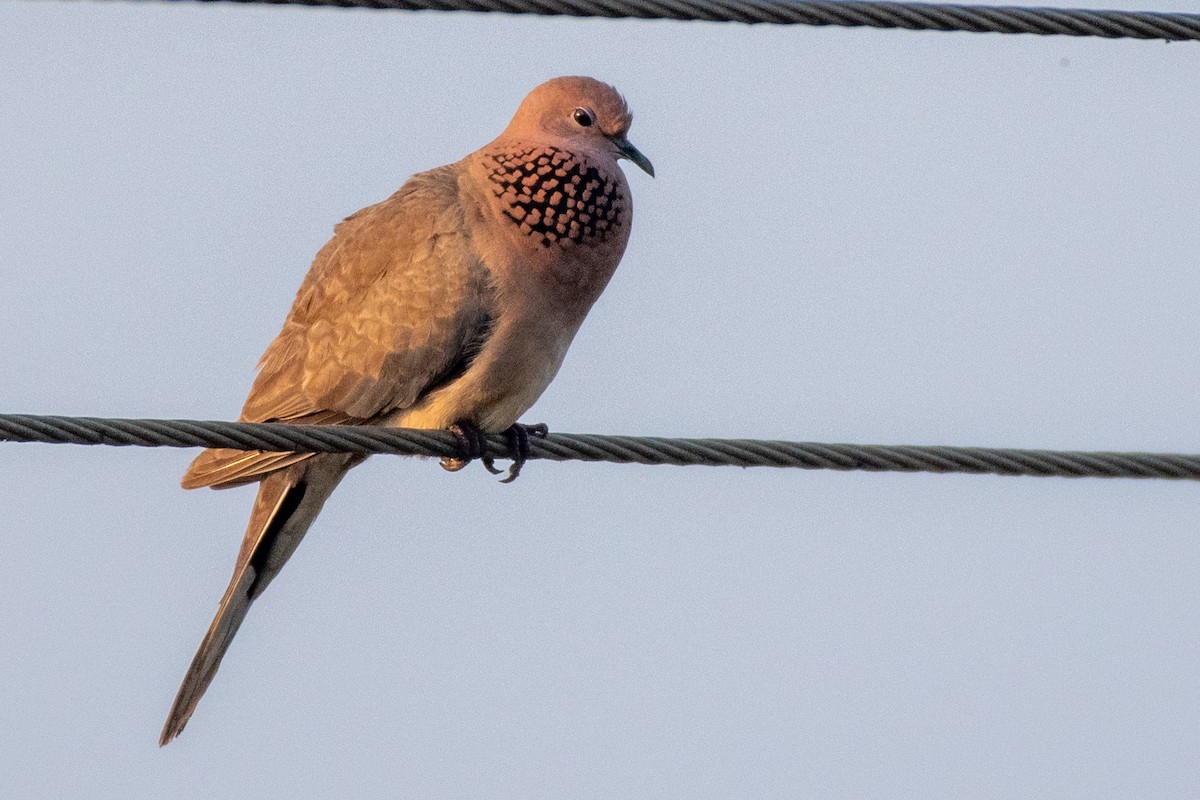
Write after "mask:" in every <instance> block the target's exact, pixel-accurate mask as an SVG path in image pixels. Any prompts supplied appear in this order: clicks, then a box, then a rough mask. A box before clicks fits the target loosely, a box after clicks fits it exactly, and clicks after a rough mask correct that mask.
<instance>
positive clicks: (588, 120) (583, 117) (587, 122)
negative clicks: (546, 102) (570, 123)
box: [571, 108, 596, 128]
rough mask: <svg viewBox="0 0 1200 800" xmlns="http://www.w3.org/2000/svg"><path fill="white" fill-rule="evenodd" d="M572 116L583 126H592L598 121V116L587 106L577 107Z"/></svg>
mask: <svg viewBox="0 0 1200 800" xmlns="http://www.w3.org/2000/svg"><path fill="white" fill-rule="evenodd" d="M571 117H572V118H573V119H574V120H575V121H576V122H577V123H579V125H580V126H581V127H584V128H590V127H591V126H592V124H593V123H595V121H596V116H595V115H594V114H593V113H592V112H591V111H589V110H588V109H586V108H577V109H575V113H574V114H572V115H571Z"/></svg>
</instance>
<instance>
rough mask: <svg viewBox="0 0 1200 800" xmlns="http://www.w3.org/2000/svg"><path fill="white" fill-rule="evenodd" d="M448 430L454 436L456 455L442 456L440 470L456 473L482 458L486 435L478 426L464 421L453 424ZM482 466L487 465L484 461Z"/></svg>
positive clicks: (485, 447)
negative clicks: (456, 447) (456, 448)
mask: <svg viewBox="0 0 1200 800" xmlns="http://www.w3.org/2000/svg"><path fill="white" fill-rule="evenodd" d="M449 430H450V433H452V434H454V440H455V443H456V444H457V445H458V455H457V456H442V461H441V464H442V469H444V470H446V471H447V472H458V471H459V470H460V469H462V468H463V467H465V466H466V465H467V464H470V463H471V462H472V461H474V460H475V459H477V458H482V457H483V454H484V452H485V451H486V450H487V434H485V433H484V432H483V431H481V430H480V429H479V426H478V425H476V424H475V423H473V422H467V421H465V420H464V421H462V422H456V423H454V424H453V425H451V426H450V429H449ZM484 464H485V465H486V464H487V460H486V459H485V460H484Z"/></svg>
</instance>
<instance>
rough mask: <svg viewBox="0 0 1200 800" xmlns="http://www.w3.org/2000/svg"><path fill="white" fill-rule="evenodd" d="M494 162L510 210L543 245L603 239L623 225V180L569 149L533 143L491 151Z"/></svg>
mask: <svg viewBox="0 0 1200 800" xmlns="http://www.w3.org/2000/svg"><path fill="white" fill-rule="evenodd" d="M489 162H490V163H489V166H490V167H491V170H490V172H489V173H488V178H489V180H491V182H492V194H494V195H495V196H496V197H498V198H499V199H500V203H501V205H502V206H503V210H504V214H505V215H506V216H507V217H508V218H509V219H511V220H512V221H513V224H515V225H518V226H520V229H521V232H522V233H525V234H526V235H528V236H532V237H534V238H535V239H537V240H538V243H539V244H541V245H542V246H543V247H550V246H551V245H554V244H557V245H558V246H559V247H564V246H567V245H571V244H584V243H587V244H592V243H596V242H602V241H604V240H605V239H607V238H608V237H609V236H610V235H612V234H613V233H615V232H616V231H618V230H620V229H621V227H622V225H623V222H624V220H623V219H622V211H623V209H624V207H625V197H624V195H622V193H621V189H620V186H619V184H618V182H617V181H614V180H612V179H611V178H609V177H608V176H605V175H604V174H602V173H601V172H600V171H599V170H597V169H596V168H595V167H591V166H585V165H584V164H583V163H582V162H580V161H579V160H577V159H576V158H575V157H574V156H572V155H571V154H570V153H568V152H566V151H563V150H559V149H558V148H554V147H533V148H528V149H521V150H514V151H509V152H503V153H494V154H491V155H490V158H489Z"/></svg>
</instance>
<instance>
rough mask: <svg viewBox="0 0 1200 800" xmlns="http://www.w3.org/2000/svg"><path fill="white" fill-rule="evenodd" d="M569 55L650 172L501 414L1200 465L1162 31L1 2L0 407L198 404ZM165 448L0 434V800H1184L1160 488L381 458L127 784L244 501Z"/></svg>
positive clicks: (1164, 1) (1191, 101) (223, 398)
mask: <svg viewBox="0 0 1200 800" xmlns="http://www.w3.org/2000/svg"><path fill="white" fill-rule="evenodd" d="M1060 5H1069V3H1060ZM1084 5H1095V3H1090V4H1084ZM1111 5H1118V6H1120V7H1123V8H1126V9H1138V8H1142V9H1155V10H1163V11H1169V10H1176V11H1183V10H1195V4H1194V3H1191V2H1183V1H1182V0H1179V1H1177V2H1172V1H1171V0H1153V2H1134V1H1133V0H1122V2H1120V3H1116V2H1114V3H1112V4H1111ZM559 74H589V75H593V76H596V77H598V78H601V79H603V80H606V81H609V82H612V83H614V84H615V85H616V86H617V87H618V88H619V89H620V90H621V91H622V92H623V93H624V94H625V95H626V97H627V98H628V100H629V102H630V104H631V105H632V107H633V109H634V111H635V114H636V120H635V123H634V127H633V130H632V134H631V139H632V140H633V141H634V142H635V143H636V144H637V145H638V146H639V147H640V148H641V149H642V150H643V151H644V152H645V153H646V154H647V155H648V156H649V157H650V158H651V159H653V161H654V164H655V166H656V168H657V171H658V175H659V177H658V178H657V179H656V180H651V179H650V178H649V177H648V176H645V175H643V174H642V173H640V172H638V171H637V170H634V169H627V173H628V174H629V176H630V183H631V185H632V189H633V193H634V197H635V206H636V212H635V223H634V230H633V237H632V241H631V243H630V246H629V249H628V251H627V253H626V256H625V259H624V262H623V264H622V266H621V268H620V269H619V270H618V272H617V274H616V277H615V278H614V280H613V281H612V283H611V284H610V286H609V288H608V289H607V291H606V293H605V294H604V296H603V297H602V298H601V299H600V301H599V302H598V303H597V305H596V307H595V308H594V309H593V311H592V313H591V315H590V317H589V318H588V320H587V322H586V323H585V324H584V326H583V329H582V330H581V332H580V334H579V336H578V337H577V339H576V342H575V344H574V346H573V348H572V350H571V352H570V354H569V355H568V357H567V360H566V363H565V365H564V367H563V369H562V371H561V373H560V374H559V376H558V378H557V380H556V381H555V382H554V383H553V384H552V385H551V387H550V389H549V390H548V391H547V392H546V394H545V396H544V397H543V398H542V400H541V401H540V402H539V403H538V404H537V405H536V406H535V407H534V409H533V410H532V411H531V412H530V413H529V414H528V415H527V417H526V421H529V422H539V421H541V422H546V423H548V424H549V425H550V427H551V428H552V429H554V430H558V431H563V432H596V433H628V434H653V435H686V436H746V437H761V438H778V439H798V440H809V441H848V442H863V443H904V444H958V445H987V446H1001V447H1039V448H1072V449H1076V448H1078V449H1113V450H1125V449H1129V450H1146V451H1175V452H1190V453H1197V452H1200V413H1198V410H1200V409H1198V397H1200V370H1198V369H1197V347H1198V345H1197V342H1198V340H1200V314H1197V307H1198V306H1200V271H1198V270H1197V268H1196V260H1197V253H1200V224H1198V219H1200V180H1198V173H1200V149H1198V148H1197V137H1198V134H1200V103H1198V102H1197V75H1200V45H1198V44H1194V43H1192V44H1188V43H1176V44H1165V43H1161V42H1136V41H1105V40H1099V39H1083V40H1073V39H1068V38H1061V37H1055V38H1039V37H1029V36H980V35H971V34H946V33H934V32H929V33H914V32H900V31H870V30H845V29H834V28H829V29H817V28H805V27H791V28H778V27H776V28H771V27H745V26H738V25H721V24H695V23H693V24H688V23H670V22H638V21H595V20H593V21H579V20H566V19H535V18H530V17H525V18H520V17H503V16H498V15H468V14H435V13H381V12H370V11H338V10H328V9H303V8H272V7H257V8H248V7H233V6H223V5H187V4H171V5H154V4H141V3H139V4H121V3H82V2H75V3H56V2H11V1H10V2H4V3H2V4H0V76H2V78H0V221H2V223H0V286H2V289H0V411H3V412H29V413H55V414H80V415H95V416H129V417H183V418H189V417H190V418H202V419H231V418H233V417H235V416H236V414H237V412H238V410H239V408H240V406H241V403H242V400H243V398H244V397H245V394H246V391H247V390H248V389H249V386H250V383H251V380H252V378H253V367H254V364H255V361H256V359H257V358H258V356H259V354H260V353H261V351H262V350H263V348H264V347H265V346H266V344H267V343H268V342H269V341H270V339H271V338H272V337H273V336H274V335H275V333H276V332H277V330H278V328H279V325H280V323H281V321H282V319H283V316H284V314H285V313H286V311H287V308H288V306H289V305H290V303H291V299H292V296H293V294H294V292H295V290H296V288H297V287H298V286H299V284H300V281H301V279H302V277H303V275H304V272H305V270H306V269H307V268H308V265H309V263H310V261H311V259H312V256H313V255H314V254H315V252H316V251H317V249H318V248H319V247H320V246H321V244H322V243H324V242H325V241H326V239H327V238H328V237H329V235H330V233H331V230H332V226H333V225H334V223H336V222H337V221H338V220H340V219H341V218H342V217H344V216H346V215H348V214H349V213H351V212H353V211H355V210H356V209H358V208H360V207H362V206H365V205H368V204H370V203H373V202H376V201H378V200H380V199H382V198H384V197H386V196H387V195H388V194H390V193H391V192H392V191H394V190H395V188H396V187H398V186H399V185H400V184H401V183H402V182H403V181H404V180H405V178H406V177H407V176H408V175H410V174H412V173H414V172H417V171H421V170H424V169H428V168H430V167H434V166H437V165H440V164H443V163H447V162H450V161H453V160H456V159H458V158H460V157H461V156H463V155H465V154H466V153H468V152H470V151H472V150H474V149H476V148H477V147H479V146H481V145H482V144H484V143H486V142H487V141H489V140H490V139H491V138H493V137H494V136H495V135H496V134H497V133H498V132H499V131H500V130H501V129H502V128H503V127H504V125H505V124H506V123H507V121H508V119H509V117H510V116H511V114H512V112H513V111H514V110H515V109H516V106H517V104H518V103H519V101H520V100H521V98H522V97H523V96H524V95H525V93H526V92H527V91H528V90H529V89H530V88H532V87H533V86H534V85H536V84H537V83H539V82H541V81H542V80H545V79H546V78H549V77H552V76H554V75H559ZM193 455H194V453H193V452H192V451H179V450H165V449H164V450H148V449H134V448H129V449H117V448H100V447H96V448H83V447H71V446H50V445H28V444H9V445H2V446H0V486H2V487H3V488H2V489H0V638H2V640H3V642H4V644H3V645H2V646H0V709H3V712H2V713H0V795H3V796H4V797H13V798H42V797H47V798H50V797H53V798H89V800H92V799H95V798H131V797H139V798H140V797H173V798H214V797H230V798H232V797H251V796H254V797H263V798H275V797H279V798H285V797H286V798H296V797H419V798H461V797H489V798H523V799H525V798H556V799H557V798H564V797H571V798H614V797H656V798H657V797H666V798H676V797H678V798H746V797H755V798H793V797H804V796H811V797H829V798H839V797H847V798H849V797H854V798H870V797H924V798H928V797H988V798H993V797H994V798H1008V797H1011V798H1031V797H1035V798H1036V797H1081V798H1082V797H1087V798H1109V797H1111V798H1124V797H1131V796H1137V797H1153V798H1176V797H1178V798H1182V797H1195V796H1197V795H1198V794H1200V760H1198V759H1197V758H1196V743H1197V742H1198V741H1200V579H1198V574H1200V486H1197V485H1195V484H1188V483H1170V482H1151V481H1142V482H1139V481H1101V480H1063V479H1035V478H998V477H972V476H958V475H952V476H937V475H892V474H843V473H825V472H805V471H799V470H775V471H772V470H765V469H760V470H738V469H732V468H699V467H695V468H674V467H639V466H616V465H591V464H579V463H567V464H553V463H543V462H534V463H531V464H530V465H529V466H527V467H526V469H525V472H524V474H523V476H522V477H521V479H520V480H519V481H517V482H516V483H515V484H514V485H511V486H502V485H500V484H499V483H497V481H496V480H495V479H494V478H493V477H491V476H489V475H487V474H486V473H485V472H484V471H483V469H482V468H479V467H473V468H471V469H468V470H466V471H465V472H461V473H457V474H450V473H446V472H444V471H442V470H441V469H439V468H438V467H437V465H436V463H434V462H431V461H420V460H404V459H399V458H391V457H382V456H381V457H376V458H374V459H372V460H371V461H369V462H368V463H366V464H365V465H363V466H362V467H359V468H358V469H356V470H355V471H354V472H353V473H351V475H350V476H349V477H348V478H347V480H346V481H345V482H344V483H343V484H342V486H341V488H340V489H339V490H338V491H337V493H336V494H335V495H334V497H333V498H332V499H331V501H330V502H329V504H328V505H327V506H326V509H325V512H324V513H323V514H322V516H321V517H320V519H319V520H318V522H317V523H316V525H315V526H314V528H313V530H312V531H311V532H310V534H309V536H308V538H307V540H306V541H305V542H304V544H303V546H302V547H301V548H300V550H299V551H298V552H297V554H296V556H295V557H294V558H293V559H292V561H291V562H290V563H289V565H288V567H287V569H286V570H285V571H284V573H283V575H282V577H280V578H279V579H278V580H276V581H275V582H274V583H273V584H272V586H271V588H270V591H268V592H267V593H266V594H265V595H264V596H263V598H262V599H261V600H260V601H259V602H258V603H257V604H256V606H255V608H254V610H253V611H252V612H251V614H250V617H249V619H248V621H247V623H246V624H245V625H244V626H243V628H242V630H241V633H240V634H239V637H238V639H237V640H236V642H235V643H234V645H233V647H232V649H231V651H230V654H229V657H228V658H227V659H226V661H225V663H224V666H223V668H222V670H221V672H220V674H219V675H218V676H217V679H216V681H215V682H214V684H213V686H212V688H211V689H210V691H209V692H208V695H207V696H206V697H205V698H204V700H203V702H202V703H201V704H200V707H199V709H198V711H197V713H196V715H195V717H194V718H193V719H192V721H191V723H190V724H189V726H188V728H187V730H186V731H185V732H184V734H183V736H182V737H181V738H180V739H179V740H178V741H177V742H175V743H174V744H172V745H171V746H169V747H167V748H165V749H162V750H160V749H159V748H158V747H157V744H156V740H157V737H158V733H159V730H160V727H161V725H162V722H163V719H164V717H165V714H166V712H167V709H168V707H169V705H170V703H171V700H172V698H173V697H174V694H175V691H176V688H177V686H178V684H179V681H180V679H181V678H182V676H183V672H184V670H185V668H186V667H187V664H188V661H189V660H190V658H191V656H192V653H193V651H194V649H195V647H196V645H197V644H198V643H199V641H200V638H201V636H202V635H203V633H204V631H205V629H206V628H207V626H208V624H209V620H210V619H211V615H212V613H213V611H214V610H215V607H216V603H217V601H218V599H219V598H220V596H221V593H222V592H223V590H224V588H225V584H226V582H227V580H228V577H229V572H230V570H231V568H232V565H233V560H234V557H235V555H236V552H237V548H238V544H239V542H240V540H241V536H242V532H243V527H244V525H245V519H246V516H247V513H248V510H249V507H250V504H251V501H252V497H253V490H252V489H239V490H232V491H228V492H212V491H195V492H184V491H183V490H181V489H180V488H179V487H178V480H179V476H180V474H181V473H182V471H183V469H184V467H185V466H186V464H187V463H188V461H189V460H190V458H191V457H192V456H193Z"/></svg>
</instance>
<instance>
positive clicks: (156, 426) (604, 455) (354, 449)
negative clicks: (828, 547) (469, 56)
mask: <svg viewBox="0 0 1200 800" xmlns="http://www.w3.org/2000/svg"><path fill="white" fill-rule="evenodd" d="M0 442H43V443H49V444H89V445H117V446H130V445H132V446H138V447H229V448H234V449H239V450H271V451H280V452H287V451H297V452H315V453H336V452H348V453H389V454H394V455H407V456H457V455H459V453H458V450H457V444H456V442H455V439H454V436H453V435H451V434H450V433H449V432H447V431H425V430H411V429H405V428H382V427H368V426H349V425H286V424H282V423H276V422H270V423H253V422H212V421H200V420H169V419H102V418H98V417H60V416H41V415H33V414H0ZM530 443H531V445H532V447H533V452H532V454H531V456H530V457H531V458H541V459H549V460H551V461H607V462H611V463H616V464H673V465H677V466H685V465H704V466H737V467H796V468H800V469H833V470H842V471H847V470H862V471H867V472H938V473H944V472H964V473H971V474H992V475H1030V476H1037V477H1063V478H1159V479H1172V480H1200V455H1180V454H1172V453H1110V452H1079V451H1056V450H1015V449H1005V448H992V447H941V446H921V445H861V444H818V443H813V442H781V441H767V440H759V439H668V438H659V437H650V436H601V435H596V434H577V433H551V434H549V435H548V436H545V437H540V436H533V437H531V438H530ZM487 445H488V447H487V453H486V454H487V455H489V456H491V457H494V458H505V457H508V456H509V453H510V450H509V444H508V442H507V440H506V439H505V437H504V436H502V435H492V436H489V437H487Z"/></svg>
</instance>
